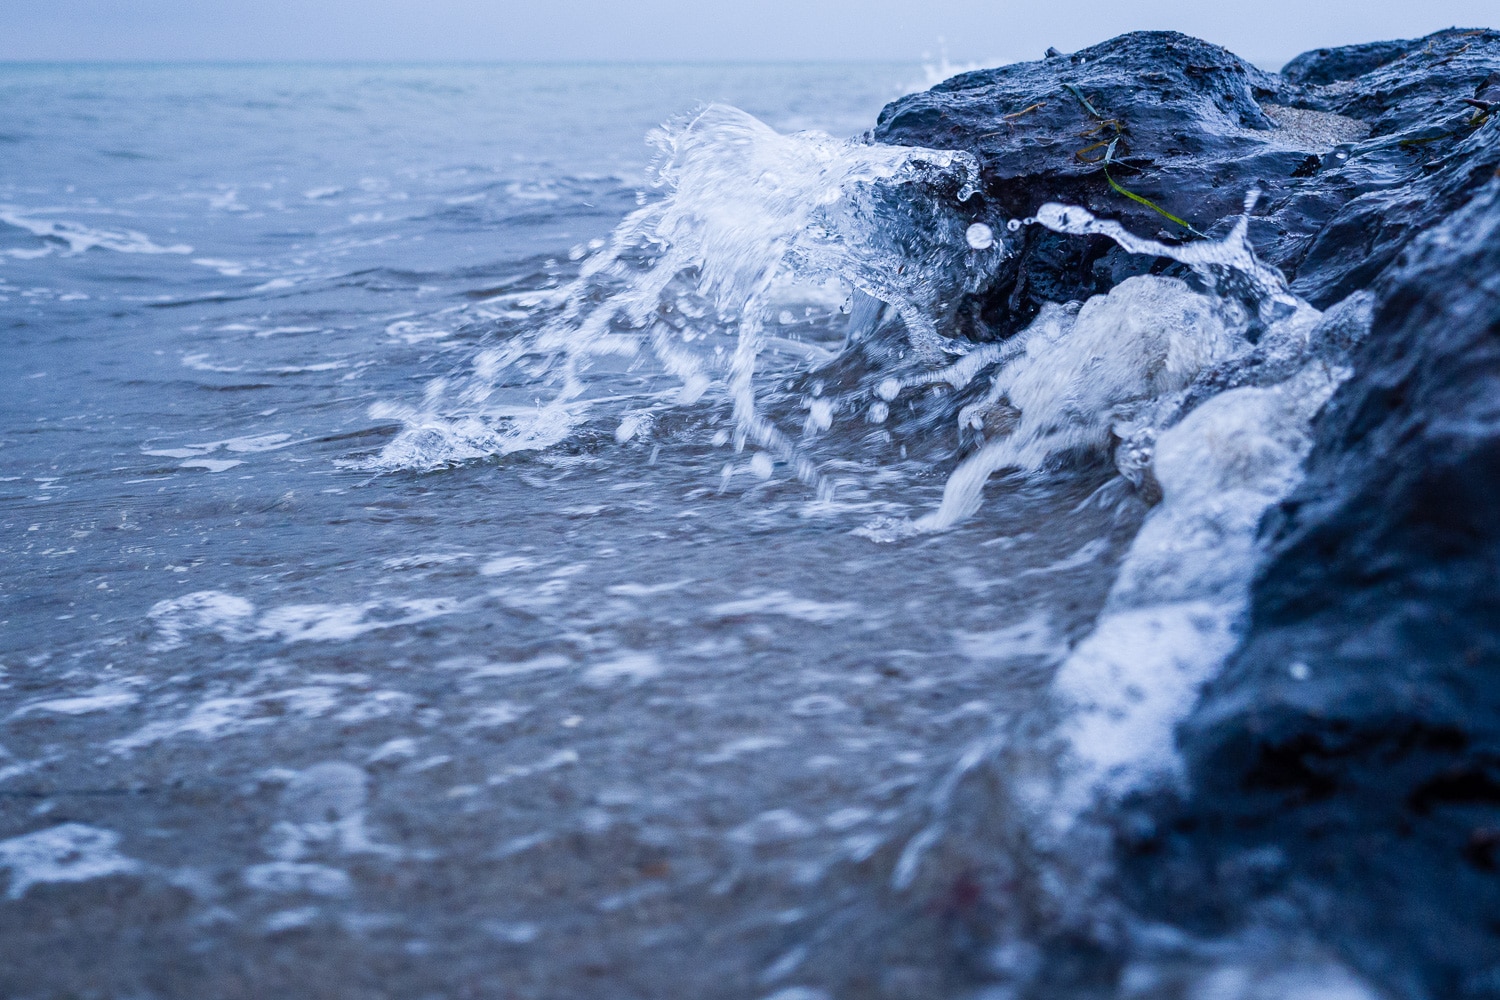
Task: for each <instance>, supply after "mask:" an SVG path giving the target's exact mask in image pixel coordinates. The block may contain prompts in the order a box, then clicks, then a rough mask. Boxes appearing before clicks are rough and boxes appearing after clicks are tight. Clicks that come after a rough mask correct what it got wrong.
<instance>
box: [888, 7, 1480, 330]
mask: <svg viewBox="0 0 1500 1000" xmlns="http://www.w3.org/2000/svg"><path fill="white" fill-rule="evenodd" d="M1496 74H1500V32H1494V31H1462V30H1457V29H1454V30H1450V31H1445V32H1439V33H1437V34H1435V35H1431V36H1429V37H1427V38H1423V39H1416V40H1413V41H1407V42H1389V43H1376V44H1373V45H1364V46H1355V47H1352V48H1348V49H1331V50H1319V51H1318V52H1314V53H1309V54H1307V55H1304V56H1300V57H1298V58H1297V59H1295V60H1293V61H1292V63H1290V64H1289V65H1288V67H1287V71H1286V73H1285V74H1283V75H1277V74H1272V73H1267V72H1265V71H1263V70H1260V69H1258V68H1256V67H1254V66H1252V65H1250V64H1249V63H1246V62H1244V61H1243V60H1241V59H1240V58H1238V57H1237V56H1235V55H1233V54H1232V53H1230V52H1228V51H1226V50H1224V49H1222V48H1219V47H1218V46H1215V45H1210V44H1209V43H1207V42H1203V41H1200V40H1198V39H1194V38H1189V37H1188V36H1185V35H1180V34H1176V33H1174V32H1137V33H1134V34H1129V35H1122V36H1120V37H1119V38H1115V39H1112V40H1110V41H1107V42H1104V43H1102V44H1100V45H1095V46H1092V47H1090V48H1087V49H1083V50H1081V51H1079V52H1075V53H1072V54H1071V55H1067V56H1056V57H1049V58H1047V59H1043V60H1041V61H1038V62H1030V63H1018V64H1015V65H1011V66H1004V67H1000V68H998V69H989V70H981V71H977V72H972V73H964V74H960V75H959V76H956V77H953V78H952V79H950V80H947V81H945V82H943V83H941V84H939V85H938V86H936V87H934V88H932V89H931V90H929V91H926V92H924V93H919V94H912V95H909V96H907V97H904V98H902V99H900V100H898V101H896V102H894V103H892V104H890V105H889V106H887V107H886V108H885V110H884V111H883V112H882V113H881V115H880V119H879V121H878V123H877V126H876V128H875V130H874V132H873V133H872V134H873V137H874V138H875V139H877V140H879V141H882V142H888V143H897V144H905V145H920V146H929V147H936V148H940V149H964V150H969V151H971V152H973V153H974V155H975V156H976V157H977V158H978V160H979V163H980V166H981V174H982V192H981V195H980V196H979V197H977V198H973V199H970V200H969V201H967V202H964V203H962V204H960V205H959V208H958V210H959V211H960V212H961V213H965V214H967V215H970V216H972V217H973V219H974V220H976V221H977V220H983V221H986V222H988V223H989V224H990V225H991V226H992V228H996V231H997V232H1002V233H1003V232H1004V230H1003V229H1000V228H998V227H1000V226H1001V224H1002V223H1003V222H1004V221H1006V220H1008V219H1015V218H1026V217H1028V216H1030V215H1032V214H1033V213H1034V212H1035V211H1036V209H1037V208H1038V207H1039V206H1040V205H1042V204H1043V203H1045V202H1048V201H1063V202H1069V203H1072V204H1077V205H1081V206H1083V207H1085V208H1087V209H1089V210H1091V211H1093V212H1095V213H1097V214H1099V215H1102V216H1106V217H1110V218H1116V219H1119V220H1120V221H1121V222H1122V223H1123V224H1124V225H1126V226H1127V227H1128V228H1130V229H1131V230H1132V231H1134V232H1137V233H1139V234H1141V235H1147V236H1155V237H1157V238H1160V239H1165V240H1185V239H1189V238H1192V233H1191V232H1190V231H1189V230H1188V229H1186V228H1184V227H1183V226H1180V225H1178V224H1177V223H1175V222H1173V221H1171V220H1170V219H1168V218H1167V217H1166V216H1165V215H1164V214H1162V213H1161V212H1158V211H1155V210H1153V209H1152V208H1150V207H1148V206H1146V205H1143V204H1141V203H1139V202H1137V201H1135V200H1133V199H1131V198H1129V197H1127V196H1126V195H1124V194H1122V193H1120V192H1119V191H1117V190H1116V189H1115V188H1114V187H1112V186H1111V184H1110V179H1111V178H1112V179H1113V180H1114V181H1115V183H1116V184H1118V185H1119V186H1121V187H1123V188H1125V189H1127V190H1129V191H1131V192H1134V193H1136V194H1139V195H1141V196H1142V197H1144V198H1146V199H1148V200H1150V201H1152V202H1154V203H1155V204H1156V205H1158V206H1160V207H1161V209H1162V210H1163V211H1164V212H1168V213H1171V214H1172V215H1174V216H1176V217H1178V218H1180V219H1182V220H1184V221H1186V222H1188V223H1190V224H1191V225H1192V226H1193V227H1194V228H1196V229H1197V230H1198V231H1200V232H1206V233H1210V234H1212V233H1215V232H1222V231H1224V230H1226V229H1227V228H1228V227H1229V226H1230V225H1231V224H1232V221H1233V219H1234V217H1236V216H1237V215H1238V214H1239V213H1240V211H1241V205H1242V201H1243V198H1244V195H1245V193H1246V191H1248V190H1249V189H1251V188H1259V189H1261V190H1262V191H1263V192H1264V193H1265V197H1264V198H1262V200H1261V202H1260V205H1259V207H1258V209H1257V210H1256V214H1257V218H1256V219H1255V221H1254V223H1253V225H1252V228H1251V236H1252V239H1253V241H1254V243H1255V246H1256V249H1257V252H1258V253H1259V254H1260V255H1261V257H1262V259H1264V260H1266V261H1267V262H1269V263H1271V264H1274V265H1275V266H1277V267H1280V268H1281V269H1282V270H1283V271H1285V272H1286V273H1287V276H1288V277H1289V278H1290V279H1293V281H1294V285H1293V287H1294V288H1295V289H1296V290H1297V291H1298V293H1299V294H1301V295H1303V296H1304V297H1306V298H1307V299H1308V300H1309V301H1311V302H1312V303H1313V304H1314V305H1317V306H1319V307H1326V306H1328V305H1331V304H1332V303H1334V302H1336V301H1338V300H1339V299H1342V298H1344V297H1345V296H1347V295H1348V294H1349V293H1350V292H1352V291H1354V290H1356V289H1358V288H1361V287H1364V286H1365V285H1367V284H1368V283H1369V282H1370V281H1371V280H1372V279H1373V278H1374V276H1375V275H1376V274H1378V273H1379V272H1380V270H1381V269H1382V268H1384V267H1386V266H1387V265H1388V264H1390V263H1391V261H1393V260H1395V258H1396V257H1397V255H1399V253H1400V252H1401V250H1402V248H1403V247H1405V246H1406V245H1407V244H1408V243H1409V242H1410V241H1411V240H1412V239H1413V238H1414V237H1415V236H1416V235H1417V234H1418V233H1420V232H1421V231H1422V230H1423V229H1424V228H1427V227H1430V226H1431V225H1432V224H1434V223H1435V222H1437V221H1438V220H1439V219H1441V218H1443V217H1444V216H1445V215H1446V214H1448V213H1450V212H1452V211H1453V210H1454V209H1455V208H1457V207H1458V206H1459V205H1461V204H1462V203H1463V201H1464V200H1465V199H1466V198H1467V197H1468V196H1469V194H1471V193H1472V192H1473V190H1474V189H1475V188H1476V187H1477V185H1478V184H1480V183H1482V182H1483V180H1484V179H1485V178H1486V177H1488V175H1489V173H1491V172H1492V171H1493V170H1494V168H1495V166H1496V165H1497V164H1500V142H1497V141H1496V138H1497V136H1496V131H1495V129H1496V128H1497V127H1500V126H1497V119H1500V114H1495V113H1488V114H1487V113H1486V112H1485V111H1484V110H1483V109H1481V108H1478V107H1475V106H1473V105H1472V104H1469V103H1465V99H1483V98H1482V97H1481V94H1482V93H1488V92H1489V91H1488V89H1487V88H1492V86H1493V85H1492V84H1491V83H1490V81H1491V79H1492V78H1495V77H1496ZM1111 142H1114V143H1115V146H1114V153H1113V156H1112V160H1111V163H1110V164H1109V166H1108V171H1109V176H1106V173H1105V171H1106V167H1105V164H1104V162H1103V158H1104V155H1105V153H1106V151H1107V150H1108V149H1109V146H1110V143H1111ZM1008 242H1009V244H1010V249H1011V250H1012V251H1013V253H1012V255H1011V256H1010V257H1009V258H1008V259H1006V260H1005V261H1004V262H1003V263H1002V264H1001V265H1000V266H999V267H998V269H997V270H996V272H995V273H994V274H993V276H992V277H991V279H990V281H989V283H988V284H987V285H986V286H985V287H983V288H981V289H979V290H978V291H976V292H972V293H970V296H969V298H970V299H971V300H972V301H969V302H967V303H963V302H961V303H957V304H956V305H955V307H954V309H953V310H952V314H951V315H950V316H949V317H948V321H949V323H950V324H951V327H952V330H953V332H954V333H955V334H958V335H962V336H968V337H971V338H973V339H981V340H985V339H993V338H995V337H1004V336H1008V335H1009V334H1010V333H1012V332H1014V331H1015V330H1017V329H1019V328H1021V327H1022V326H1024V325H1025V324H1026V323H1027V322H1029V321H1030V320H1031V318H1032V317H1033V316H1034V315H1035V314H1036V312H1037V311H1038V310H1039V309H1040V308H1041V305H1042V303H1043V302H1046V301H1056V300H1057V299H1058V298H1059V296H1060V295H1064V294H1066V296H1067V297H1073V298H1081V297H1086V296H1088V295H1093V294H1098V293H1101V292H1105V291H1108V290H1109V288H1110V287H1112V286H1113V285H1114V284H1116V283H1117V282H1118V281H1120V280H1123V278H1124V277H1128V276H1129V275H1130V274H1133V273H1139V270H1140V269H1141V265H1140V264H1139V263H1138V262H1133V261H1130V260H1129V259H1128V258H1127V256H1126V255H1125V254H1123V253H1122V252H1121V251H1119V250H1118V249H1117V248H1115V247H1114V245H1113V244H1112V243H1111V242H1110V241H1108V240H1107V239H1105V238H1103V237H1096V238H1092V239H1078V238H1072V237H1060V236H1058V235H1056V234H1054V233H1050V232H1047V231H1045V230H1042V229H1041V228H1040V227H1034V226H1029V227H1025V228H1024V229H1022V230H1021V231H1020V232H1018V233H1015V234H1013V235H1011V236H1009V237H1008Z"/></svg>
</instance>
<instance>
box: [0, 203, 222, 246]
mask: <svg viewBox="0 0 1500 1000" xmlns="http://www.w3.org/2000/svg"><path fill="white" fill-rule="evenodd" d="M0 222H3V223H5V224H6V225H8V226H15V227H16V228H17V229H24V230H26V231H27V232H29V233H31V234H32V235H34V236H39V237H41V238H42V239H45V240H54V241H57V242H60V243H65V244H67V247H68V253H83V252H84V251H86V250H93V249H95V248H98V249H101V250H113V251H115V252H117V253H147V254H156V253H178V254H189V253H192V252H193V248H192V247H190V246H187V245H186V244H181V243H177V244H173V245H172V246H161V245H160V244H157V243H153V242H152V241H151V240H150V239H149V238H147V237H146V236H145V234H143V233H138V232H135V231H134V230H132V229H92V228H90V227H88V226H85V225H81V224H79V223H77V222H67V221H53V220H47V219H37V218H33V217H32V213H31V212H30V211H28V210H27V209H24V208H18V207H16V206H14V205H0Z"/></svg>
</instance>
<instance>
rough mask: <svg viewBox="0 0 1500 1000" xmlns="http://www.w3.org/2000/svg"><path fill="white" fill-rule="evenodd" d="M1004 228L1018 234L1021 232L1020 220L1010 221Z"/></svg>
mask: <svg viewBox="0 0 1500 1000" xmlns="http://www.w3.org/2000/svg"><path fill="white" fill-rule="evenodd" d="M1005 228H1006V229H1009V230H1010V231H1011V232H1013V233H1019V232H1020V231H1021V220H1020V219H1011V220H1010V221H1009V222H1007V223H1006V224H1005Z"/></svg>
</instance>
